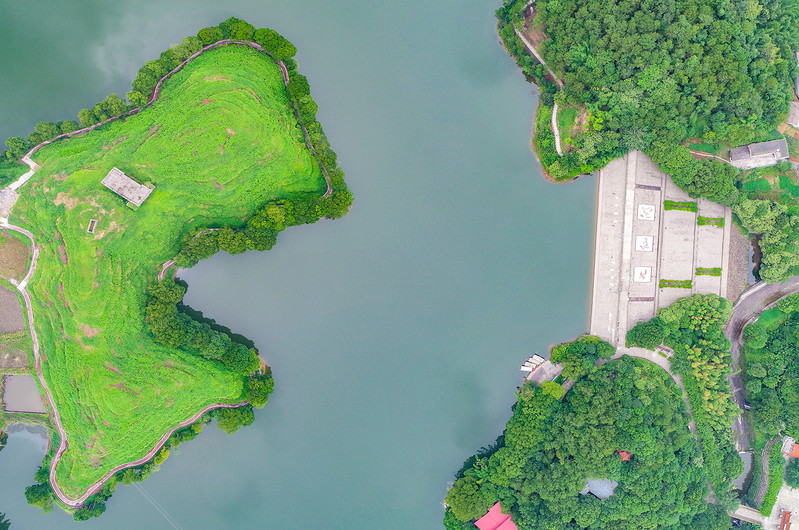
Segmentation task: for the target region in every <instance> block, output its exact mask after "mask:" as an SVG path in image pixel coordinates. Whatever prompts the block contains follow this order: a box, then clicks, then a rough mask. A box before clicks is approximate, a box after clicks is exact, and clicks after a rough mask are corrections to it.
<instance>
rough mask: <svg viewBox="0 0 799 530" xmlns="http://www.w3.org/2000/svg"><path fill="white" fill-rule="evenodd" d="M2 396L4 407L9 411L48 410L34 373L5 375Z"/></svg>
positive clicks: (42, 411) (41, 411) (36, 411)
mask: <svg viewBox="0 0 799 530" xmlns="http://www.w3.org/2000/svg"><path fill="white" fill-rule="evenodd" d="M2 397H3V407H4V408H5V410H7V411H9V412H34V413H44V412H47V409H45V408H44V403H43V402H42V396H41V395H40V394H39V387H38V386H37V385H36V380H35V379H34V378H33V376H32V375H8V376H5V381H4V382H3V396H2Z"/></svg>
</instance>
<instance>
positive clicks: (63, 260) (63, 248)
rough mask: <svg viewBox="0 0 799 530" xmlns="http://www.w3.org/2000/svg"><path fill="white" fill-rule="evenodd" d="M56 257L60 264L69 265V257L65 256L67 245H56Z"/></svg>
mask: <svg viewBox="0 0 799 530" xmlns="http://www.w3.org/2000/svg"><path fill="white" fill-rule="evenodd" d="M58 257H59V258H60V259H61V263H63V264H64V265H66V264H67V263H69V257H68V256H67V245H66V244H65V243H61V244H60V245H58Z"/></svg>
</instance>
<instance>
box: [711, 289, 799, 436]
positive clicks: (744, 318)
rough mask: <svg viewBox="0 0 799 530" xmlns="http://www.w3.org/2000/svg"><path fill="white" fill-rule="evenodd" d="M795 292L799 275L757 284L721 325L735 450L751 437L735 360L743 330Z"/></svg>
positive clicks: (739, 350) (745, 294) (743, 295)
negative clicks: (729, 370)
mask: <svg viewBox="0 0 799 530" xmlns="http://www.w3.org/2000/svg"><path fill="white" fill-rule="evenodd" d="M797 292H799V276H793V277H791V278H789V279H788V280H786V281H784V282H782V283H764V282H759V283H757V284H755V285H754V286H752V287H751V288H749V289H747V290H746V291H745V292H744V293H743V294H742V295H741V297H740V298H739V299H738V301H737V302H736V303H735V306H734V307H733V312H732V316H731V317H730V319H729V321H728V322H727V325H726V326H724V334H725V335H727V338H728V339H730V342H731V343H732V347H731V348H730V354H731V356H732V367H733V372H734V374H733V375H731V376H730V377H729V381H730V390H731V391H732V397H733V399H734V400H735V403H736V404H737V405H738V407H740V409H741V415H740V416H738V418H736V419H735V422H734V423H733V426H732V429H733V432H735V434H736V437H737V445H738V450H739V451H746V450H748V449H749V448H750V447H751V440H752V436H751V433H750V432H749V426H748V425H747V423H746V418H745V416H744V411H743V408H744V393H743V378H742V377H741V374H740V373H737V372H738V371H739V367H740V365H739V363H738V359H739V358H740V353H741V344H742V335H743V330H744V328H745V327H746V326H747V324H750V323H751V322H754V321H755V320H757V318H758V317H759V316H760V314H761V313H762V312H763V311H765V310H767V309H771V308H772V307H774V306H775V305H776V304H777V302H779V301H780V300H781V299H782V298H784V297H786V296H788V295H791V294H794V293H797Z"/></svg>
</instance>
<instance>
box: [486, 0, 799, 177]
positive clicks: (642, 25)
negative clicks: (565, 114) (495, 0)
mask: <svg viewBox="0 0 799 530" xmlns="http://www.w3.org/2000/svg"><path fill="white" fill-rule="evenodd" d="M528 4H529V2H528V0H513V1H510V2H506V4H505V6H504V7H503V8H502V9H500V10H499V11H498V13H497V14H498V17H499V18H500V33H501V35H502V37H503V39H504V40H505V42H506V45H507V46H508V49H509V51H510V52H511V53H512V54H513V55H515V56H517V57H518V56H521V55H525V54H526V51H525V50H524V49H523V48H521V47H520V46H521V43H520V41H518V39H516V37H515V34H514V31H513V28H514V27H519V28H521V27H522V25H523V24H524V23H525V22H526V23H527V25H528V26H533V25H534V26H535V28H536V30H537V31H539V32H543V33H545V36H546V38H545V39H544V40H543V42H542V43H541V44H540V46H539V51H540V52H542V54H543V56H544V60H545V61H546V62H547V63H548V64H549V66H550V67H551V68H552V69H553V70H554V71H555V74H556V75H557V76H558V77H559V78H561V79H562V80H563V82H564V86H563V88H562V90H561V91H560V92H558V93H557V94H556V95H555V98H554V100H555V101H556V102H558V103H559V104H561V105H570V106H575V107H583V106H584V108H585V110H586V111H587V127H586V129H585V132H584V134H579V135H576V136H575V137H574V138H572V142H573V149H569V150H568V152H567V153H565V154H564V155H565V156H563V157H562V158H560V159H559V160H554V161H553V162H552V163H551V164H546V165H548V166H550V167H549V170H550V172H551V174H552V176H553V177H555V178H568V177H571V176H575V175H577V174H579V173H580V172H581V171H582V172H586V171H592V170H593V169H594V168H599V167H602V166H604V165H605V164H606V163H607V162H608V161H610V160H611V159H613V158H616V157H617V156H621V155H623V154H624V153H625V152H627V151H629V150H632V149H642V150H646V149H647V148H648V147H649V146H650V145H651V144H652V142H653V141H655V140H656V139H660V140H666V141H668V142H669V143H673V144H678V143H680V142H682V141H684V140H686V139H688V138H699V137H704V138H705V139H709V140H713V141H716V140H729V141H731V142H733V143H742V142H744V141H748V140H749V139H751V138H754V137H756V136H757V135H758V134H760V133H763V132H766V131H770V130H771V129H773V128H774V127H775V126H776V125H777V124H778V123H779V121H780V120H781V119H782V118H784V116H785V115H786V113H787V111H788V105H789V103H790V101H791V99H792V98H793V84H794V78H795V75H796V61H795V59H794V57H793V51H792V50H793V49H795V48H796V47H797V42H799V0H763V1H761V2H760V3H758V2H755V1H737V2H734V1H731V0H709V1H708V0H682V1H680V0H644V1H636V0H622V1H619V2H603V1H601V0H590V1H584V2H576V1H573V0H570V1H567V0H538V1H537V2H535V3H534V4H533V9H534V14H533V17H534V19H533V18H532V17H530V16H529V15H530V11H527V13H526V14H527V15H528V20H527V21H525V20H524V15H525V12H524V10H525V8H526V7H527V6H528ZM520 62H522V66H523V67H525V66H526V67H527V68H526V72H527V73H528V74H530V75H534V74H535V73H536V72H535V65H534V64H533V63H528V64H524V63H525V62H526V61H524V62H523V61H520ZM539 74H540V72H539ZM544 84H545V87H544V89H545V91H548V92H550V93H552V92H553V90H554V88H553V87H554V85H551V84H547V83H544ZM545 99H547V98H542V101H544V103H547V102H546V101H545Z"/></svg>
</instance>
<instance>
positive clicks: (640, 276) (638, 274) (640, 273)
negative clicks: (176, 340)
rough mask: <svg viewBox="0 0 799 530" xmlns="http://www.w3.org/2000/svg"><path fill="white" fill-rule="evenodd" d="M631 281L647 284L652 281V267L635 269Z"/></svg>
mask: <svg viewBox="0 0 799 530" xmlns="http://www.w3.org/2000/svg"><path fill="white" fill-rule="evenodd" d="M633 281H634V282H636V283H649V282H651V281H652V267H636V268H635V270H634V271H633Z"/></svg>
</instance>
